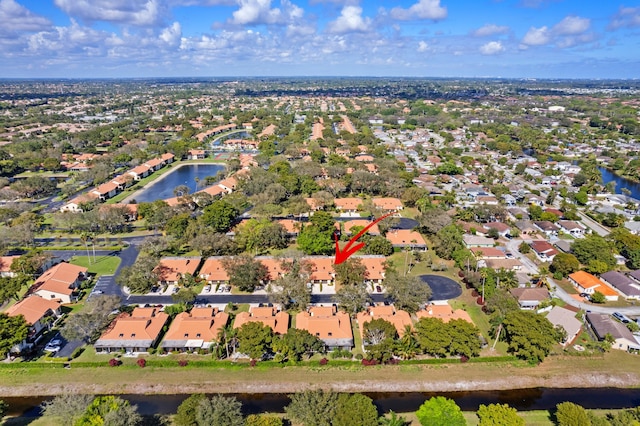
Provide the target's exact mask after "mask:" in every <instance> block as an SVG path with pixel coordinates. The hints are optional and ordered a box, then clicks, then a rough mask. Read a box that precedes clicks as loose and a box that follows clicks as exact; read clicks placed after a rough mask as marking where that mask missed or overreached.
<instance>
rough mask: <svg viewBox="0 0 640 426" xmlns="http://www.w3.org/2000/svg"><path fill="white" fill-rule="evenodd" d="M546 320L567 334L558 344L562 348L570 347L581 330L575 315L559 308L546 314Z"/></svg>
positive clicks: (554, 308)
mask: <svg viewBox="0 0 640 426" xmlns="http://www.w3.org/2000/svg"><path fill="white" fill-rule="evenodd" d="M547 319H548V320H549V322H550V323H551V324H553V326H554V327H557V326H560V327H562V328H563V329H564V331H565V332H566V333H567V338H566V339H564V340H563V341H562V342H560V344H561V345H562V346H567V345H570V344H571V343H572V342H573V341H574V340H575V338H576V337H578V334H580V330H582V323H581V322H580V321H579V320H578V319H577V318H576V313H575V312H573V311H570V310H569V309H565V308H562V307H560V306H554V307H553V308H552V309H551V310H550V311H549V313H548V314H547Z"/></svg>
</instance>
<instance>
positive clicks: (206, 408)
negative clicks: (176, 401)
mask: <svg viewBox="0 0 640 426" xmlns="http://www.w3.org/2000/svg"><path fill="white" fill-rule="evenodd" d="M196 424H197V425H198V426H244V419H243V417H242V404H241V403H240V401H238V400H237V399H236V398H235V397H227V396H223V395H215V396H212V397H211V398H205V399H203V400H201V401H200V403H199V404H198V407H197V408H196Z"/></svg>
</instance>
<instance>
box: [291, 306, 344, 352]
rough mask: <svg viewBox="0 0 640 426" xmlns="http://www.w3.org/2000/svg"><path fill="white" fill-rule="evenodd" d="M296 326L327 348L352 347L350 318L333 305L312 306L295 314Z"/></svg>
mask: <svg viewBox="0 0 640 426" xmlns="http://www.w3.org/2000/svg"><path fill="white" fill-rule="evenodd" d="M296 328H297V329H299V330H307V331H308V332H309V333H311V334H312V335H314V336H316V337H318V338H319V339H320V340H322V341H323V342H324V344H325V345H326V346H327V348H328V349H329V350H333V349H346V350H351V348H353V330H352V329H351V318H350V317H349V314H347V313H346V312H342V311H338V309H337V308H336V307H335V306H312V307H310V308H309V309H308V310H307V311H302V312H300V313H299V314H297V315H296Z"/></svg>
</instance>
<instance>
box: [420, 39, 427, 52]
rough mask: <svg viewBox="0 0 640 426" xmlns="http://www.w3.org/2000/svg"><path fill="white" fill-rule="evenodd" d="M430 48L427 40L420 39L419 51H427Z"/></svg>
mask: <svg viewBox="0 0 640 426" xmlns="http://www.w3.org/2000/svg"><path fill="white" fill-rule="evenodd" d="M428 50H429V45H428V44H427V42H426V41H420V43H418V52H426V51H428Z"/></svg>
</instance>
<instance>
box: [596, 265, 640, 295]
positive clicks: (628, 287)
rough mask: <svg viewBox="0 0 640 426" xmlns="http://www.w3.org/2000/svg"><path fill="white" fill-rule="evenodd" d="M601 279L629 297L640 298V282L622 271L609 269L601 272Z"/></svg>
mask: <svg viewBox="0 0 640 426" xmlns="http://www.w3.org/2000/svg"><path fill="white" fill-rule="evenodd" d="M600 279H601V280H602V281H603V282H604V283H605V284H609V285H610V286H612V287H614V288H615V289H617V290H618V291H619V292H621V293H622V294H624V295H625V296H626V298H627V299H640V283H638V282H637V281H635V280H633V279H631V278H630V277H628V276H626V275H625V274H623V273H622V272H618V271H609V272H605V273H604V274H600Z"/></svg>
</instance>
